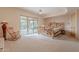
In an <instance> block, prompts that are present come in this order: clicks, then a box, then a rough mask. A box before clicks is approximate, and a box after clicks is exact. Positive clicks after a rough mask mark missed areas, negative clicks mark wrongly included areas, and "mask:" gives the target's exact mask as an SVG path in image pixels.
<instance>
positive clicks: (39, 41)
mask: <svg viewBox="0 0 79 59" xmlns="http://www.w3.org/2000/svg"><path fill="white" fill-rule="evenodd" d="M63 38H64V40H61V39H63ZM69 39H71V38H68V37H67V36H60V37H57V38H54V39H51V38H49V37H46V36H43V35H31V36H22V37H21V38H20V39H18V40H17V41H5V46H4V47H5V48H4V51H5V52H68V51H69V52H71V51H72V52H75V51H79V42H77V41H69ZM72 40H75V39H72Z"/></svg>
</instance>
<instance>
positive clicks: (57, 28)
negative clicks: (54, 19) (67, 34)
mask: <svg viewBox="0 0 79 59" xmlns="http://www.w3.org/2000/svg"><path fill="white" fill-rule="evenodd" d="M44 31H45V32H46V34H47V35H48V36H51V37H56V36H58V35H60V34H62V31H64V23H49V24H48V26H47V27H45V28H44Z"/></svg>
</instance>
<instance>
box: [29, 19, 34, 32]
mask: <svg viewBox="0 0 79 59" xmlns="http://www.w3.org/2000/svg"><path fill="white" fill-rule="evenodd" d="M33 30H34V27H33V21H32V20H30V21H29V34H33V33H34V32H33Z"/></svg>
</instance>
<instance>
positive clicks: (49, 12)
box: [22, 7, 68, 18]
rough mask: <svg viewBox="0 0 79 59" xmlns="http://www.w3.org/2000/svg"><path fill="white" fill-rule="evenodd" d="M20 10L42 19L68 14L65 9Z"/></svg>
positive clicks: (30, 8) (26, 8) (32, 8)
mask: <svg viewBox="0 0 79 59" xmlns="http://www.w3.org/2000/svg"><path fill="white" fill-rule="evenodd" d="M22 9H25V10H28V11H30V12H32V13H34V14H37V15H39V16H40V17H43V18H46V17H52V16H59V15H64V14H66V13H68V8H65V7H22ZM40 10H41V14H40Z"/></svg>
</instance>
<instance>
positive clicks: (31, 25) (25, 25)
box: [20, 16, 38, 35]
mask: <svg viewBox="0 0 79 59" xmlns="http://www.w3.org/2000/svg"><path fill="white" fill-rule="evenodd" d="M20 25H21V29H20V30H21V34H22V35H29V34H36V33H38V21H37V19H34V18H27V17H23V16H21V20H20Z"/></svg>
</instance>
